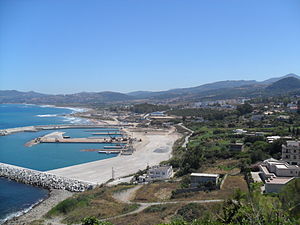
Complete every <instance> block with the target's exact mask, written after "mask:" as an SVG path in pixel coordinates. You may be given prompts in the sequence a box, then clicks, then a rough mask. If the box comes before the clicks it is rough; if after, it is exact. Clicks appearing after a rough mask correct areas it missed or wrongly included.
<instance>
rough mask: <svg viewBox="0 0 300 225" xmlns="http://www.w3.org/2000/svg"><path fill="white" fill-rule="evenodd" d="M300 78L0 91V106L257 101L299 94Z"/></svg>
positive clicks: (292, 76) (283, 77)
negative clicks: (63, 91) (62, 91)
mask: <svg viewBox="0 0 300 225" xmlns="http://www.w3.org/2000/svg"><path fill="white" fill-rule="evenodd" d="M299 79H300V76H298V75H296V74H287V75H285V76H282V77H276V78H271V79H268V80H265V81H262V82H259V81H255V80H227V81H219V82H214V83H209V84H204V85H200V86H196V87H190V88H179V89H171V90H167V91H158V92H150V91H136V92H131V93H127V94H124V93H119V92H108V91H106V92H81V93H76V94H67V95H49V94H41V93H37V92H33V91H30V92H19V91H15V90H2V91H0V103H32V104H58V105H61V104H63V105H65V104H80V105H85V104H105V103H118V102H120V103H124V102H142V101H151V102H181V101H182V102H186V101H201V100H207V99H226V98H236V97H257V96H268V95H276V94H285V93H287V92H291V91H293V92H295V91H296V92H299V93H300V80H299Z"/></svg>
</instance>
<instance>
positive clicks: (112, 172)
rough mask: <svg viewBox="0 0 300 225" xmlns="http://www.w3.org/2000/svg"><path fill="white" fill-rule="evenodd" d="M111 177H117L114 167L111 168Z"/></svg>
mask: <svg viewBox="0 0 300 225" xmlns="http://www.w3.org/2000/svg"><path fill="white" fill-rule="evenodd" d="M111 178H112V179H113V180H114V179H115V171H114V168H113V167H112V168H111Z"/></svg>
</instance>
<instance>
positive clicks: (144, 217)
mask: <svg viewBox="0 0 300 225" xmlns="http://www.w3.org/2000/svg"><path fill="white" fill-rule="evenodd" d="M181 206H182V204H160V205H154V206H150V207H148V208H146V209H144V210H143V211H142V212H140V213H138V214H131V215H127V216H124V217H121V218H116V219H112V220H110V222H112V223H113V224H115V225H127V224H128V225H129V224H130V225H157V224H161V223H166V222H170V221H171V220H172V218H173V216H174V215H175V214H176V211H177V210H178V209H179V208H180V207H181Z"/></svg>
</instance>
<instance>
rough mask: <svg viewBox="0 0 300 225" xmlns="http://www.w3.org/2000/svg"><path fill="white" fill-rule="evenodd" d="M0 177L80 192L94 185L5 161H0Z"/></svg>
mask: <svg viewBox="0 0 300 225" xmlns="http://www.w3.org/2000/svg"><path fill="white" fill-rule="evenodd" d="M0 177H6V178H9V179H11V180H14V181H17V182H20V183H24V184H30V185H34V186H39V187H43V188H54V189H63V190H68V191H72V192H82V191H85V190H89V189H92V188H93V187H94V185H93V184H91V183H88V182H84V181H80V180H76V179H70V178H66V177H61V176H57V175H54V174H51V173H46V172H41V171H37V170H31V169H27V168H23V167H18V166H13V165H9V164H5V163H0Z"/></svg>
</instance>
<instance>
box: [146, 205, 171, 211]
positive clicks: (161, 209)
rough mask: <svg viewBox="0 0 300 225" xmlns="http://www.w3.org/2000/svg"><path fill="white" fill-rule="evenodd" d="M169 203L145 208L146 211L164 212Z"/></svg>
mask: <svg viewBox="0 0 300 225" xmlns="http://www.w3.org/2000/svg"><path fill="white" fill-rule="evenodd" d="M167 207H168V206H167V205H152V206H149V207H148V208H146V209H145V210H144V212H145V213H155V212H163V211H164V210H166V209H167Z"/></svg>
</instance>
